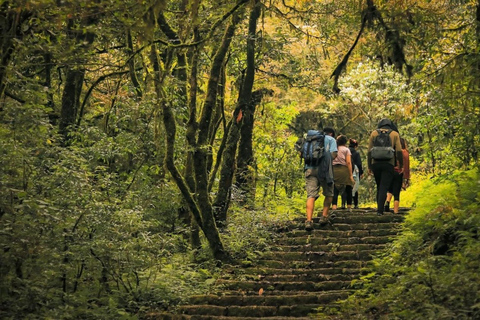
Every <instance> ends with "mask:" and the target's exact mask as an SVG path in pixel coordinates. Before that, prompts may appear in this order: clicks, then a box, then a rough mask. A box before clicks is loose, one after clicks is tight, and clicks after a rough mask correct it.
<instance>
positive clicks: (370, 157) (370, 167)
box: [367, 131, 377, 174]
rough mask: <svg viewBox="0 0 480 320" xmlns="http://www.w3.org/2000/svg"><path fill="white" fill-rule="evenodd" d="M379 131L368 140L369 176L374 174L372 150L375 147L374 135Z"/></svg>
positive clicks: (373, 133)
mask: <svg viewBox="0 0 480 320" xmlns="http://www.w3.org/2000/svg"><path fill="white" fill-rule="evenodd" d="M376 132H377V131H373V132H372V133H371V134H370V138H369V139H368V149H367V150H368V151H367V169H368V173H369V174H372V153H371V151H370V150H372V147H373V138H374V135H375V133H376Z"/></svg>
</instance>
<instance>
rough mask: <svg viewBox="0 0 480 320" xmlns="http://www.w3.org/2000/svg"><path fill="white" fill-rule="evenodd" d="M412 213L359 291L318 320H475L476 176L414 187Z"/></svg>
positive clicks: (478, 263) (478, 309) (479, 180)
mask: <svg viewBox="0 0 480 320" xmlns="http://www.w3.org/2000/svg"><path fill="white" fill-rule="evenodd" d="M415 189H417V190H416V192H417V196H416V199H415V206H416V208H415V209H414V210H412V211H411V212H410V213H409V214H408V216H407V217H406V220H405V223H404V224H403V227H402V232H401V234H400V235H399V236H398V237H397V238H396V240H395V241H394V242H393V243H392V244H391V245H390V246H389V247H388V249H387V250H385V251H384V252H383V253H382V254H381V255H379V256H377V257H376V258H375V259H374V260H373V262H372V266H371V268H370V273H368V275H366V276H364V277H363V278H362V279H361V280H360V281H357V282H356V283H355V287H360V288H361V289H360V290H358V291H357V292H356V293H355V294H354V295H352V296H351V297H349V298H348V299H347V300H346V301H344V302H343V303H341V304H340V308H339V309H338V310H336V311H334V310H326V309H325V310H323V313H322V314H321V315H320V316H319V317H320V318H321V319H412V320H413V319H432V320H433V319H435V320H437V319H480V274H479V273H478V270H479V269H480V241H479V226H480V212H479V209H480V205H479V200H480V174H479V171H478V170H470V171H464V172H455V173H453V174H450V175H444V176H441V177H437V178H434V179H430V180H423V182H422V183H419V184H418V186H417V187H415Z"/></svg>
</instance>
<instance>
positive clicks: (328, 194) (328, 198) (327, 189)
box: [320, 179, 335, 225]
mask: <svg viewBox="0 0 480 320" xmlns="http://www.w3.org/2000/svg"><path fill="white" fill-rule="evenodd" d="M320 185H321V186H322V190H323V195H324V197H325V199H324V200H323V210H322V217H321V218H320V224H321V225H324V224H326V223H327V221H328V210H329V209H330V205H331V204H332V201H333V195H334V193H335V187H334V186H333V184H332V183H330V184H328V183H327V181H326V180H325V179H323V180H320Z"/></svg>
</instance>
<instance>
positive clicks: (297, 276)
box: [146, 208, 407, 320]
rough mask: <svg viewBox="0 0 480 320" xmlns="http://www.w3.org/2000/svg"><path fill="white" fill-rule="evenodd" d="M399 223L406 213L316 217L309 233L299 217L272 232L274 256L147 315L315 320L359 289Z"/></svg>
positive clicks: (182, 319)
mask: <svg viewBox="0 0 480 320" xmlns="http://www.w3.org/2000/svg"><path fill="white" fill-rule="evenodd" d="M401 212H402V213H405V212H407V210H402V211H401ZM403 221H404V216H403V214H400V215H393V214H385V215H383V216H377V215H376V213H375V210H374V209H368V208H365V209H361V210H353V211H352V212H348V211H346V210H343V211H342V210H338V211H337V212H335V217H333V218H331V219H330V221H329V223H327V224H326V225H320V223H319V222H320V221H319V218H318V217H315V218H314V228H315V229H314V230H313V231H308V232H307V231H305V229H304V227H305V224H304V223H305V219H304V217H303V215H301V214H299V218H297V219H295V220H293V221H290V222H287V223H283V224H281V225H276V226H275V227H274V230H275V231H276V232H275V233H273V234H272V239H271V241H272V242H271V250H268V251H266V252H264V253H262V254H260V255H259V256H258V258H257V259H256V260H255V261H252V262H251V263H250V264H246V265H245V266H243V267H242V268H239V267H238V266H232V267H230V268H227V269H225V275H224V276H223V277H222V278H221V279H218V280H217V281H216V285H215V286H214V288H212V292H214V294H206V295H198V296H192V297H191V298H190V301H189V304H188V305H183V306H178V308H177V309H178V310H177V312H176V314H165V313H154V312H152V313H150V314H149V316H147V317H146V319H150V320H153V319H163V320H207V319H210V320H228V319H230V320H235V319H243V320H248V319H266V320H268V319H271V320H280V319H292V320H293V319H297V320H298V319H304V320H306V319H313V318H314V315H315V313H316V312H317V311H318V310H320V309H322V308H335V307H336V305H337V303H338V302H339V301H340V300H343V299H345V298H347V297H348V296H349V295H350V294H352V293H353V292H354V291H355V289H357V286H358V285H360V284H358V285H355V282H354V281H352V280H354V279H357V278H359V277H360V276H361V275H362V274H366V273H368V270H369V266H370V264H371V263H372V257H373V256H375V255H376V254H377V253H379V252H380V251H381V250H383V249H384V248H385V247H386V246H387V244H388V243H389V242H391V241H392V239H393V238H394V237H395V236H396V234H397V233H398V232H399V231H400V230H401V223H402V222H403Z"/></svg>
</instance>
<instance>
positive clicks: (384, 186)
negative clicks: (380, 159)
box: [377, 163, 394, 215]
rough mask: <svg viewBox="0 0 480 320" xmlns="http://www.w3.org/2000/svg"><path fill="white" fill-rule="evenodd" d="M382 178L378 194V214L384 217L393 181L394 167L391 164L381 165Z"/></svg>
mask: <svg viewBox="0 0 480 320" xmlns="http://www.w3.org/2000/svg"><path fill="white" fill-rule="evenodd" d="M380 170H381V173H380V174H381V178H380V186H379V192H378V201H377V213H378V214H379V215H382V214H383V212H384V209H385V200H387V192H388V188H389V187H390V185H391V183H392V180H393V173H394V170H393V165H391V164H389V163H382V164H381V169H380Z"/></svg>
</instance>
